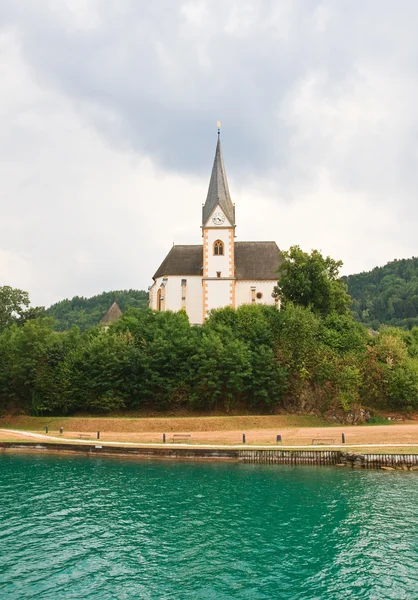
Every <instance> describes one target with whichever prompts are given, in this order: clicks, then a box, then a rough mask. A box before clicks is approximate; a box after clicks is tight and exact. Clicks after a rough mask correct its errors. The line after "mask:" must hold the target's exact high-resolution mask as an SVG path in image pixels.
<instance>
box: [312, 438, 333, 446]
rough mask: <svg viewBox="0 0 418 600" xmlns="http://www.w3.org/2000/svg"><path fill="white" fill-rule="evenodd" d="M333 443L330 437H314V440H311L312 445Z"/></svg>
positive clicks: (329, 444)
mask: <svg viewBox="0 0 418 600" xmlns="http://www.w3.org/2000/svg"><path fill="white" fill-rule="evenodd" d="M334 443H335V442H334V440H332V439H331V438H315V439H314V440H312V445H314V446H315V445H318V446H331V445H332V444H334Z"/></svg>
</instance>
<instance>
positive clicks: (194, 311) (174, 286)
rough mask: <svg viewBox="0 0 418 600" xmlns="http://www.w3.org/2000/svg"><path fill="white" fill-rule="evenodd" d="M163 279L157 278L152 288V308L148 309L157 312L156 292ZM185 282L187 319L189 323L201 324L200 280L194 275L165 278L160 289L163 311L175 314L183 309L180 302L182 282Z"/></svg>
mask: <svg viewBox="0 0 418 600" xmlns="http://www.w3.org/2000/svg"><path fill="white" fill-rule="evenodd" d="M164 279H165V278H164V277H159V278H158V279H157V280H156V282H155V284H154V285H153V286H152V287H153V289H152V292H153V293H152V298H153V301H152V306H151V304H150V308H153V309H154V310H157V308H158V307H157V291H158V290H159V289H160V286H161V284H162V283H163V281H164ZM183 279H185V280H186V286H185V292H186V303H185V304H186V306H185V308H186V312H187V315H188V317H189V321H190V323H193V324H195V325H196V324H201V323H202V278H201V277H198V276H194V275H189V276H187V275H183V276H177V275H169V276H168V277H167V278H166V283H165V286H163V287H162V288H161V291H162V294H163V295H164V298H165V302H164V310H172V311H174V312H177V311H178V310H181V309H182V307H183V301H182V285H181V282H182V280H183ZM154 286H155V287H154Z"/></svg>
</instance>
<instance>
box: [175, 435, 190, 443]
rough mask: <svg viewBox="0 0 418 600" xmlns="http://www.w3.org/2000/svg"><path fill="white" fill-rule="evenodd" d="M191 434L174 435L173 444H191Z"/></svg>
mask: <svg viewBox="0 0 418 600" xmlns="http://www.w3.org/2000/svg"><path fill="white" fill-rule="evenodd" d="M191 437H192V436H191V434H190V433H173V444H174V443H175V442H190V438H191Z"/></svg>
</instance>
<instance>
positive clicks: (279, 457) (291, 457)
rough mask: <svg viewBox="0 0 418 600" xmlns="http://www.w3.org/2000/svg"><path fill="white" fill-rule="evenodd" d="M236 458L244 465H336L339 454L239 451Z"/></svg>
mask: <svg viewBox="0 0 418 600" xmlns="http://www.w3.org/2000/svg"><path fill="white" fill-rule="evenodd" d="M238 458H239V460H240V461H241V462H244V463H261V464H264V465H273V464H278V465H337V464H339V463H341V452H338V451H335V450H330V451H328V450H240V452H239V455H238Z"/></svg>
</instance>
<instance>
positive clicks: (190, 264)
mask: <svg viewBox="0 0 418 600" xmlns="http://www.w3.org/2000/svg"><path fill="white" fill-rule="evenodd" d="M202 266H203V246H173V247H172V248H171V250H170V252H169V253H168V254H167V256H166V257H165V259H164V260H163V262H162V263H161V265H160V268H159V269H158V270H157V272H156V273H155V275H154V279H157V277H165V276H166V275H202Z"/></svg>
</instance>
